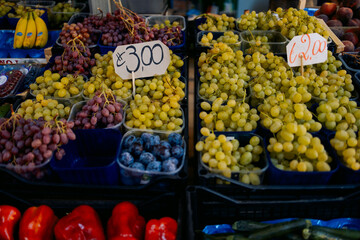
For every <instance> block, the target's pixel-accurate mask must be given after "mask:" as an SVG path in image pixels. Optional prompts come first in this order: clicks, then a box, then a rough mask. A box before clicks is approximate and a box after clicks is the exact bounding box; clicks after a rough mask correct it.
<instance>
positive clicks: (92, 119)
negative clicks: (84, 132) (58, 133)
mask: <svg viewBox="0 0 360 240" xmlns="http://www.w3.org/2000/svg"><path fill="white" fill-rule="evenodd" d="M123 107H124V104H122V103H120V102H118V101H116V99H115V97H114V95H113V94H112V92H111V91H103V92H97V93H96V94H95V96H94V97H93V98H92V99H90V100H88V101H87V102H86V104H85V105H84V106H82V108H81V111H79V112H77V113H76V116H75V119H74V123H75V128H77V129H95V128H111V127H114V126H115V125H117V124H119V123H121V122H122V120H123Z"/></svg>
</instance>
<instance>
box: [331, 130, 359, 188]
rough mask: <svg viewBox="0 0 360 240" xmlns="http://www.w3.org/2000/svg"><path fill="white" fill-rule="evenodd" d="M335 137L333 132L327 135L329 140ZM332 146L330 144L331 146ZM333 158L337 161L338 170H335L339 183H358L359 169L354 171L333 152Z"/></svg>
mask: <svg viewBox="0 0 360 240" xmlns="http://www.w3.org/2000/svg"><path fill="white" fill-rule="evenodd" d="M334 137H335V132H333V133H331V134H329V135H328V139H329V141H330V140H331V139H333V138H334ZM331 147H332V146H331ZM333 151H334V152H335V153H336V150H335V149H333ZM335 158H336V159H337V161H338V162H339V171H338V172H337V174H336V176H337V181H338V182H339V183H344V184H356V183H360V170H358V171H354V170H352V169H351V168H348V167H347V166H345V165H344V163H343V162H342V159H341V157H340V156H338V155H337V154H335Z"/></svg>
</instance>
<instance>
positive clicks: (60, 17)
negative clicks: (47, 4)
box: [48, 3, 86, 28]
mask: <svg viewBox="0 0 360 240" xmlns="http://www.w3.org/2000/svg"><path fill="white" fill-rule="evenodd" d="M54 6H55V4H54V5H53V6H51V8H50V10H49V12H48V16H49V19H50V26H51V27H53V28H62V26H63V23H66V22H68V21H69V20H70V19H71V17H72V16H73V15H75V14H78V13H80V12H83V11H84V9H85V7H86V4H85V3H72V4H71V6H72V7H73V8H75V9H76V8H77V9H79V12H57V11H54Z"/></svg>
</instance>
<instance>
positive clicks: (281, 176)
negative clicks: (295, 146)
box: [266, 134, 339, 185]
mask: <svg viewBox="0 0 360 240" xmlns="http://www.w3.org/2000/svg"><path fill="white" fill-rule="evenodd" d="M312 135H313V136H314V137H319V138H320V140H321V143H322V144H323V145H324V147H325V150H326V151H327V153H328V155H329V156H331V157H332V162H331V163H330V166H331V169H332V170H331V171H328V172H317V171H314V172H297V171H284V170H280V169H278V168H277V167H275V166H274V164H273V163H272V162H271V158H270V154H269V151H267V150H266V155H267V157H268V159H269V170H268V178H267V180H268V181H267V183H268V184H270V185H325V184H328V183H329V181H330V180H331V178H332V176H333V174H334V173H336V172H337V171H338V169H339V164H338V161H337V158H336V156H335V153H334V151H333V149H332V147H331V145H330V142H329V140H328V139H327V138H326V137H324V136H322V135H320V134H312ZM268 140H269V139H267V141H266V144H268ZM266 148H267V146H266Z"/></svg>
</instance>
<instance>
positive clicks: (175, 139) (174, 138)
mask: <svg viewBox="0 0 360 240" xmlns="http://www.w3.org/2000/svg"><path fill="white" fill-rule="evenodd" d="M168 141H169V143H170V144H171V145H172V146H175V145H182V137H181V135H180V134H178V133H170V134H169V136H168Z"/></svg>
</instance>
